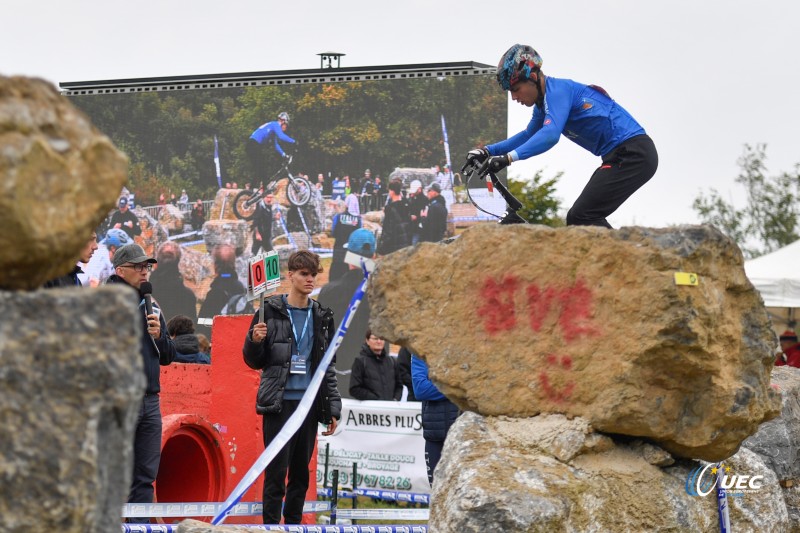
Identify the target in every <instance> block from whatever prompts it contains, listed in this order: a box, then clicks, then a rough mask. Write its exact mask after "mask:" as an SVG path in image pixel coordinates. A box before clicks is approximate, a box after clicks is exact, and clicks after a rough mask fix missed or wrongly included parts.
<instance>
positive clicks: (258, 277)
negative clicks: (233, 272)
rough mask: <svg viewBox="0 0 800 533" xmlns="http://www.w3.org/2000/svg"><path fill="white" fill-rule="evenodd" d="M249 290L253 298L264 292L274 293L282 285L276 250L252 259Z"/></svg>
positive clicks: (248, 280)
mask: <svg viewBox="0 0 800 533" xmlns="http://www.w3.org/2000/svg"><path fill="white" fill-rule="evenodd" d="M247 282H248V283H247V289H248V292H249V293H250V297H251V298H255V297H257V296H258V295H259V294H261V293H263V292H267V291H269V292H272V291H274V290H275V289H277V288H278V286H279V285H280V284H281V272H280V262H279V261H278V253H277V252H275V251H274V250H273V251H271V252H269V253H268V254H266V255H257V256H255V257H253V258H252V259H250V268H249V270H248V276H247Z"/></svg>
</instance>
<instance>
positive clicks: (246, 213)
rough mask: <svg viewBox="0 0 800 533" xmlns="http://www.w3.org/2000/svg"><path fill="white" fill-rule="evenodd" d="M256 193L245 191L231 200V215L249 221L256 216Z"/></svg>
mask: <svg viewBox="0 0 800 533" xmlns="http://www.w3.org/2000/svg"><path fill="white" fill-rule="evenodd" d="M257 203H258V193H257V192H255V191H248V190H247V189H245V190H243V191H239V193H238V194H237V195H236V196H235V197H234V199H233V214H234V215H236V216H237V217H239V218H241V219H242V220H250V219H252V218H253V215H255V214H256V204H257Z"/></svg>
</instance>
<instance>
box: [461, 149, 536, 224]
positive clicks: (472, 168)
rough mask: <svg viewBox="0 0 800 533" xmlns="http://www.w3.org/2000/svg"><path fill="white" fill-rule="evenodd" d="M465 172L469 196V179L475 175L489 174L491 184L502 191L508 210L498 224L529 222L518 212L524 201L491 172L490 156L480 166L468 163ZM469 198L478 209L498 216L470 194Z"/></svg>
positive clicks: (481, 176) (483, 177)
mask: <svg viewBox="0 0 800 533" xmlns="http://www.w3.org/2000/svg"><path fill="white" fill-rule="evenodd" d="M463 172H464V173H465V174H466V175H467V195H468V196H469V181H470V180H471V179H472V178H473V176H477V177H478V179H481V180H483V179H485V178H486V176H488V177H489V179H490V180H491V184H492V185H493V186H494V187H495V188H496V189H497V191H498V192H499V193H500V196H502V197H503V200H505V201H506V212H505V213H504V214H503V216H502V217H499V218H500V220H499V221H498V224H527V223H528V221H527V220H525V219H524V218H522V217H521V216H520V215H519V214H518V213H517V211H519V210H520V209H521V208H522V203H521V202H520V201H519V200H517V198H516V197H515V196H514V195H513V194H511V191H509V190H508V189H507V188H506V186H505V185H503V183H502V182H501V181H500V180H499V179H497V176H496V175H495V174H494V172H490V171H489V159H488V158H487V159H486V161H484V162H483V164H481V165H480V166H477V165H475V164H474V163H472V162H470V163H468V164H467V166H465V167H464V169H463ZM469 199H470V201H471V202H472V204H473V205H474V206H475V207H477V208H478V209H480V210H481V211H483V212H484V213H487V214H489V215H493V216H497V215H495V214H494V213H489V212H488V211H485V210H484V209H481V207H480V206H479V205H478V204H476V203H475V202H474V201H473V200H472V196H469Z"/></svg>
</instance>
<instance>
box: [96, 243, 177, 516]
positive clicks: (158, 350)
mask: <svg viewBox="0 0 800 533" xmlns="http://www.w3.org/2000/svg"><path fill="white" fill-rule="evenodd" d="M155 262H156V260H155V259H154V258H152V257H149V256H148V255H147V254H145V253H144V250H143V249H142V247H141V246H139V245H138V244H126V245H125V246H123V247H121V248H120V249H119V250H117V252H116V253H115V254H114V259H113V266H114V270H115V272H116V273H115V274H113V275H112V276H111V277H109V278H108V280H107V281H106V283H107V284H115V283H116V284H120V285H123V286H126V287H131V288H133V289H134V290H135V291H137V293H138V291H139V290H140V288H141V285H142V283H144V282H145V281H147V279H148V277H149V276H150V271H151V269H152V267H153V263H155ZM140 298H142V300H141V301H140V302H139V306H138V307H139V312H140V313H141V314H142V318H143V320H142V321H141V322H140V323H142V324H143V325H144V326H143V328H142V336H141V338H140V339H141V343H140V348H141V353H142V362H143V367H144V374H145V378H146V388H145V390H144V398H142V403H141V405H140V407H139V415H138V417H137V419H136V429H135V431H134V443H133V476H132V479H131V489H130V493H129V495H128V502H129V503H152V502H153V496H154V487H153V483H155V481H156V477H157V475H158V465H159V463H160V462H161V404H160V402H159V397H158V395H159V393H160V392H161V381H160V376H161V367H162V366H166V365H169V364H170V363H172V361H174V360H175V344H174V343H173V342H172V339H171V338H170V337H169V335H168V334H167V323H166V321H165V320H164V313H162V312H161V310H160V309H159V307H158V302H156V301H155V300H154V301H153V312H152V313H151V314H149V315H148V314H147V310H146V309H147V306H146V304H145V299H144V295H141V294H140ZM129 520H130V521H132V522H136V523H140V522H144V521H145V520H149V519H141V518H131V519H129Z"/></svg>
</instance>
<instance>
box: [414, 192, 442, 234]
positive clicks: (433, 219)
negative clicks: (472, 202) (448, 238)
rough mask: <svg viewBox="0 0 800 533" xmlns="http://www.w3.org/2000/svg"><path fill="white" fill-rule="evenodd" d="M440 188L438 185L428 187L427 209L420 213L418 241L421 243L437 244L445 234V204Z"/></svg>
mask: <svg viewBox="0 0 800 533" xmlns="http://www.w3.org/2000/svg"><path fill="white" fill-rule="evenodd" d="M441 192H442V188H441V187H440V186H439V184H438V183H436V182H434V183H431V186H430V187H428V202H429V203H428V207H427V208H426V209H425V210H423V212H422V219H421V220H422V222H421V225H422V226H421V227H420V236H419V240H420V241H423V242H439V241H441V240H442V239H444V235H445V233H447V204H446V203H445V201H444V197H443V196H442V195H441Z"/></svg>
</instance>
